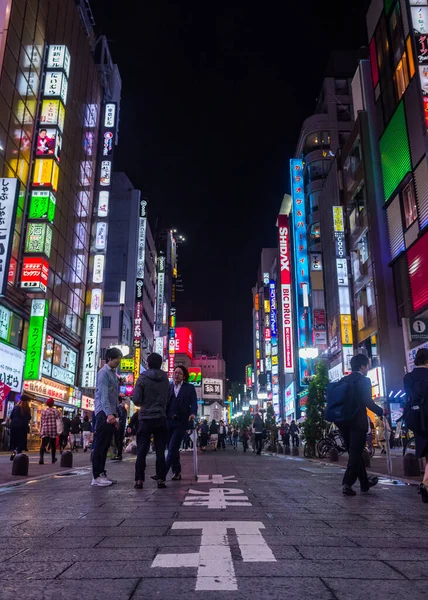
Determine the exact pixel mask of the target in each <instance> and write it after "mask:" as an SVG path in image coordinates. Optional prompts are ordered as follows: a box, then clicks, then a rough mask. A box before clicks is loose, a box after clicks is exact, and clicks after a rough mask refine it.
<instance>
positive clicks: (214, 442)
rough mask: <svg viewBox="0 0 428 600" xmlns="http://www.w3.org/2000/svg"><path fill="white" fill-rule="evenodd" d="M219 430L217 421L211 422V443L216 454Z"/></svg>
mask: <svg viewBox="0 0 428 600" xmlns="http://www.w3.org/2000/svg"><path fill="white" fill-rule="evenodd" d="M218 430H219V427H218V425H217V423H216V420H215V419H213V420H212V421H211V425H210V442H211V444H212V445H213V450H214V452H216V451H217V444H218Z"/></svg>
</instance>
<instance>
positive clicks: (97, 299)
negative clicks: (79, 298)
mask: <svg viewBox="0 0 428 600" xmlns="http://www.w3.org/2000/svg"><path fill="white" fill-rule="evenodd" d="M102 297H103V291H102V289H101V288H94V289H93V290H92V291H91V314H93V315H100V314H101V308H102Z"/></svg>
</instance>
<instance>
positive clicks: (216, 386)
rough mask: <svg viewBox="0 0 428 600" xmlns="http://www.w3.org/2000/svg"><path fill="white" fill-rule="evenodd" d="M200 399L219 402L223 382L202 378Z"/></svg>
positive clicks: (221, 396)
mask: <svg viewBox="0 0 428 600" xmlns="http://www.w3.org/2000/svg"><path fill="white" fill-rule="evenodd" d="M202 398H205V399H207V400H209V399H212V400H221V399H222V398H223V381H222V380H221V379H210V378H205V377H204V379H203V381H202Z"/></svg>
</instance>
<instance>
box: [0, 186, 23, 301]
mask: <svg viewBox="0 0 428 600" xmlns="http://www.w3.org/2000/svg"><path fill="white" fill-rule="evenodd" d="M18 198H19V185H18V180H17V179H13V178H7V179H6V178H2V179H0V213H1V218H0V240H1V243H0V295H2V296H3V295H4V294H5V293H6V287H7V280H8V272H9V261H10V254H11V252H12V242H13V231H14V228H15V217H16V210H17V204H18Z"/></svg>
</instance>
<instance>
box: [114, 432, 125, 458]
mask: <svg viewBox="0 0 428 600" xmlns="http://www.w3.org/2000/svg"><path fill="white" fill-rule="evenodd" d="M124 437H125V427H121V426H120V425H119V427H118V428H117V429H116V431H115V432H114V443H115V446H116V456H117V457H118V458H122V452H123V438H124Z"/></svg>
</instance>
